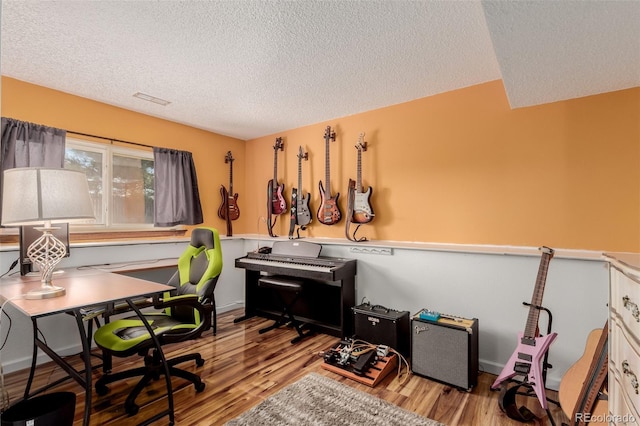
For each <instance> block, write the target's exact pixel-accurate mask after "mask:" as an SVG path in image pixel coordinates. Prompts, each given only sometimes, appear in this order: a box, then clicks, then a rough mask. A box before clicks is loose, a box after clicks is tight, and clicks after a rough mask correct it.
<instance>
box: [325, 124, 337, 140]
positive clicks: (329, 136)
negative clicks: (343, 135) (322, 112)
mask: <svg viewBox="0 0 640 426" xmlns="http://www.w3.org/2000/svg"><path fill="white" fill-rule="evenodd" d="M324 140H325V142H329V141H330V140H331V141H335V140H336V132H334V131H333V130H331V126H327V128H326V129H325V131H324Z"/></svg>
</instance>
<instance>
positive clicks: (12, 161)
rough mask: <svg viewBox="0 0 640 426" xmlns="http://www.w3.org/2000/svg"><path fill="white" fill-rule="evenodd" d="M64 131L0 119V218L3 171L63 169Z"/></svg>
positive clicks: (0, 212) (10, 119)
mask: <svg viewBox="0 0 640 426" xmlns="http://www.w3.org/2000/svg"><path fill="white" fill-rule="evenodd" d="M66 135H67V132H66V130H62V129H56V128H54V127H47V126H43V125H41V124H34V123H27V122H25V121H19V120H15V119H13V118H5V117H2V139H0V217H2V210H1V209H2V185H3V179H4V171H5V170H7V169H13V168H15V167H52V168H62V167H64V145H65V138H66Z"/></svg>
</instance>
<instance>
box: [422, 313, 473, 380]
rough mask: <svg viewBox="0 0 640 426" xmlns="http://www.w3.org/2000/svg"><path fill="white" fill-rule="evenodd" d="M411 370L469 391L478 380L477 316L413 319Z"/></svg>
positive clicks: (443, 316)
mask: <svg viewBox="0 0 640 426" xmlns="http://www.w3.org/2000/svg"><path fill="white" fill-rule="evenodd" d="M411 371H412V372H414V373H415V374H418V375H420V376H424V377H427V378H429V379H433V380H436V381H438V382H441V383H445V384H448V385H451V386H455V387H457V388H460V389H465V390H467V391H469V390H471V388H473V387H474V386H476V385H477V384H478V320H477V319H476V318H474V319H466V318H458V317H453V316H450V315H446V316H445V315H442V316H440V317H439V318H438V319H436V320H429V319H423V318H421V317H420V313H418V314H416V315H414V316H413V317H412V319H411Z"/></svg>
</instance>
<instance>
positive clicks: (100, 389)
mask: <svg viewBox="0 0 640 426" xmlns="http://www.w3.org/2000/svg"><path fill="white" fill-rule="evenodd" d="M96 393H97V394H98V395H100V396H105V395H106V394H108V393H109V388H108V387H106V386H105V385H101V384H98V383H96Z"/></svg>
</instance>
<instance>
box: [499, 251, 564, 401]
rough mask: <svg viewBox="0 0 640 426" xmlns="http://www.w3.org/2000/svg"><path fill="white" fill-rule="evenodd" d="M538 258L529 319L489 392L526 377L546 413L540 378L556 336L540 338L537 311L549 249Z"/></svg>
mask: <svg viewBox="0 0 640 426" xmlns="http://www.w3.org/2000/svg"><path fill="white" fill-rule="evenodd" d="M540 250H541V251H542V257H541V259H540V266H539V268H538V276H537V278H536V286H535V288H534V290H533V296H532V297H531V304H530V305H529V316H528V317H527V324H526V327H525V330H524V333H522V332H521V333H518V346H517V347H516V349H515V351H514V352H513V355H511V358H509V361H507V363H506V364H505V366H504V368H503V369H502V372H501V373H500V375H499V376H498V378H497V379H496V380H495V382H493V384H492V385H491V388H492V389H497V388H498V387H499V386H500V384H501V383H502V382H504V381H505V380H508V379H510V378H512V377H514V376H516V375H521V376H525V377H526V381H527V382H528V383H529V384H530V385H531V386H532V387H533V390H534V392H535V394H536V396H537V397H538V401H540V406H541V407H542V408H544V409H545V410H546V409H547V395H546V393H545V383H544V377H543V373H542V371H543V365H542V364H543V362H544V356H545V354H546V353H547V351H548V350H549V346H550V345H551V343H553V341H554V340H555V339H556V337H557V335H558V334H557V333H549V334H547V335H544V336H541V335H540V333H539V331H538V319H539V318H540V307H541V306H542V295H543V294H544V286H545V283H546V281H547V271H548V269H549V262H550V261H551V258H553V253H554V251H553V249H551V248H549V247H541V248H540Z"/></svg>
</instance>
